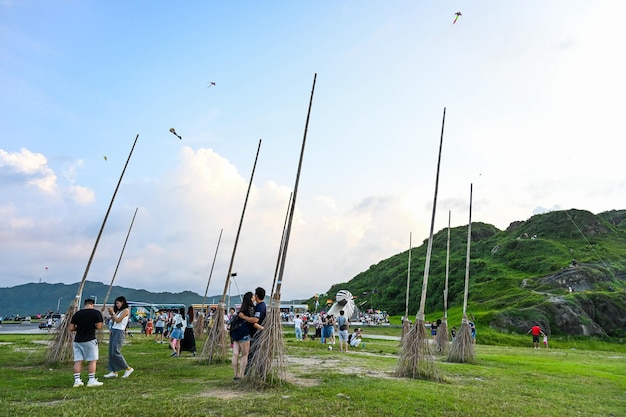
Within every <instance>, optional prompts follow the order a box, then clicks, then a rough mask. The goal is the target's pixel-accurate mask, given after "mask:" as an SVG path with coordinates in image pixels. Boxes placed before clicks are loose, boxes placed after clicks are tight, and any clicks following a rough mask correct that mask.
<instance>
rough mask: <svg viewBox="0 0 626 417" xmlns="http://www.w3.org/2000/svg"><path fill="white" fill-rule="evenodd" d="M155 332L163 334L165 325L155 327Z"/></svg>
mask: <svg viewBox="0 0 626 417" xmlns="http://www.w3.org/2000/svg"><path fill="white" fill-rule="evenodd" d="M154 334H163V327H155V328H154Z"/></svg>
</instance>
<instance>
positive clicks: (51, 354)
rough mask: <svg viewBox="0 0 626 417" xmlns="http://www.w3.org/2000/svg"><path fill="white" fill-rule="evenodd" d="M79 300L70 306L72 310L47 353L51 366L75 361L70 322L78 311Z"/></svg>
mask: <svg viewBox="0 0 626 417" xmlns="http://www.w3.org/2000/svg"><path fill="white" fill-rule="evenodd" d="M77 303H78V300H77V299H74V301H73V302H72V303H71V304H70V308H69V309H68V310H67V313H65V317H63V320H61V324H60V325H59V327H58V328H57V332H56V334H55V335H54V339H52V343H50V346H49V347H48V351H47V352H46V363H47V364H49V365H52V364H56V363H64V362H72V361H73V360H74V340H73V337H72V333H71V332H70V330H69V329H70V322H71V321H72V317H73V316H74V313H75V312H76V310H77V308H78V307H77Z"/></svg>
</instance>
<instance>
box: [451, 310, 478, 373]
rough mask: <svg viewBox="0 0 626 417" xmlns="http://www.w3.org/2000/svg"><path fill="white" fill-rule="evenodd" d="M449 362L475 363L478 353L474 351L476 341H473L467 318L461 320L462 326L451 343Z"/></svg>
mask: <svg viewBox="0 0 626 417" xmlns="http://www.w3.org/2000/svg"><path fill="white" fill-rule="evenodd" d="M448 362H455V363H475V362H476V353H475V352H474V343H473V342H472V333H471V331H470V328H469V323H468V321H467V319H463V321H462V322H461V328H460V329H459V331H458V332H457V334H456V337H455V339H454V340H453V341H452V344H451V345H450V352H449V353H448Z"/></svg>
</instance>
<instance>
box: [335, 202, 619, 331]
mask: <svg viewBox="0 0 626 417" xmlns="http://www.w3.org/2000/svg"><path fill="white" fill-rule="evenodd" d="M447 234H448V231H447V228H446V229H444V230H441V231H439V232H438V233H436V234H435V235H434V237H433V249H432V255H431V265H430V271H429V280H428V293H427V300H426V311H425V312H426V314H427V315H428V316H431V318H432V319H436V318H437V317H441V314H442V311H443V290H444V286H445V268H446V244H447ZM471 239H472V245H471V255H470V289H469V301H468V313H471V314H472V315H474V316H475V317H476V321H477V322H479V323H480V324H481V325H483V326H485V325H488V326H490V327H492V328H495V329H497V330H500V331H510V332H526V331H527V329H528V328H530V325H532V324H533V323H535V322H537V323H539V324H540V325H541V326H542V327H543V328H545V329H547V330H548V331H549V332H550V333H553V334H567V335H608V336H614V337H624V336H625V335H626V257H624V253H625V252H626V210H613V211H609V212H604V213H600V214H598V215H594V214H593V213H590V212H588V211H583V210H574V209H572V210H567V211H554V212H550V213H545V214H539V215H535V216H533V217H531V218H530V219H528V220H527V221H523V222H522V221H519V222H514V223H512V224H511V225H510V226H509V227H508V228H507V229H506V230H504V231H503V230H499V229H497V228H496V227H494V226H492V225H489V224H485V223H480V222H473V223H472V237H471ZM427 243H428V242H427V240H426V241H424V243H423V244H422V245H421V246H419V247H416V248H413V249H412V251H411V272H410V277H411V283H410V292H409V315H415V314H416V313H417V311H418V309H419V303H420V295H421V292H422V281H423V275H424V265H425V258H426V248H427ZM466 252H467V226H463V227H455V228H452V229H451V230H450V273H449V296H448V306H449V309H450V314H451V315H454V314H456V315H459V314H460V310H461V307H462V303H463V290H464V279H465V264H466ZM573 260H575V263H576V266H574V265H573ZM407 275H408V250H407V251H405V252H402V253H399V254H397V255H395V256H392V257H391V258H388V259H385V260H382V261H380V262H379V263H377V264H376V265H372V266H370V268H369V269H368V270H367V271H364V272H362V273H360V274H358V275H357V276H355V277H354V278H353V279H351V280H350V281H348V282H346V283H340V284H336V285H333V286H332V287H331V288H330V289H329V290H328V294H329V295H330V296H329V298H332V297H333V296H334V294H335V293H336V292H337V291H338V290H340V289H347V290H349V291H351V292H352V293H353V295H355V296H356V300H355V301H356V303H357V305H360V306H362V308H371V307H373V308H374V309H380V310H385V311H387V312H388V313H389V314H391V315H403V314H404V312H405V300H406V286H407ZM570 287H571V292H570Z"/></svg>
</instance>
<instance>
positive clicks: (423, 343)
mask: <svg viewBox="0 0 626 417" xmlns="http://www.w3.org/2000/svg"><path fill="white" fill-rule="evenodd" d="M445 121H446V109H445V107H444V109H443V121H442V123H441V138H440V140H439V156H438V158H437V176H436V178H435V196H434V198H433V212H432V217H431V221H430V236H429V237H428V247H427V249H426V264H425V266H424V281H423V282H422V297H421V299H420V309H419V312H418V313H417V315H416V316H415V324H414V325H413V327H412V328H411V330H410V331H409V333H408V334H407V336H406V337H405V338H404V339H403V340H402V347H401V348H400V357H399V359H398V366H397V369H396V375H397V376H400V377H409V378H421V379H427V380H439V375H438V372H437V368H436V367H435V359H434V357H433V352H432V347H431V346H430V342H429V340H428V336H427V334H426V325H425V323H424V309H425V307H426V289H427V288H428V272H429V270H430V257H431V253H432V250H433V233H434V228H435V213H436V210H437V192H438V189H439V169H440V166H441V149H442V147H443V129H444V125H445Z"/></svg>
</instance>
